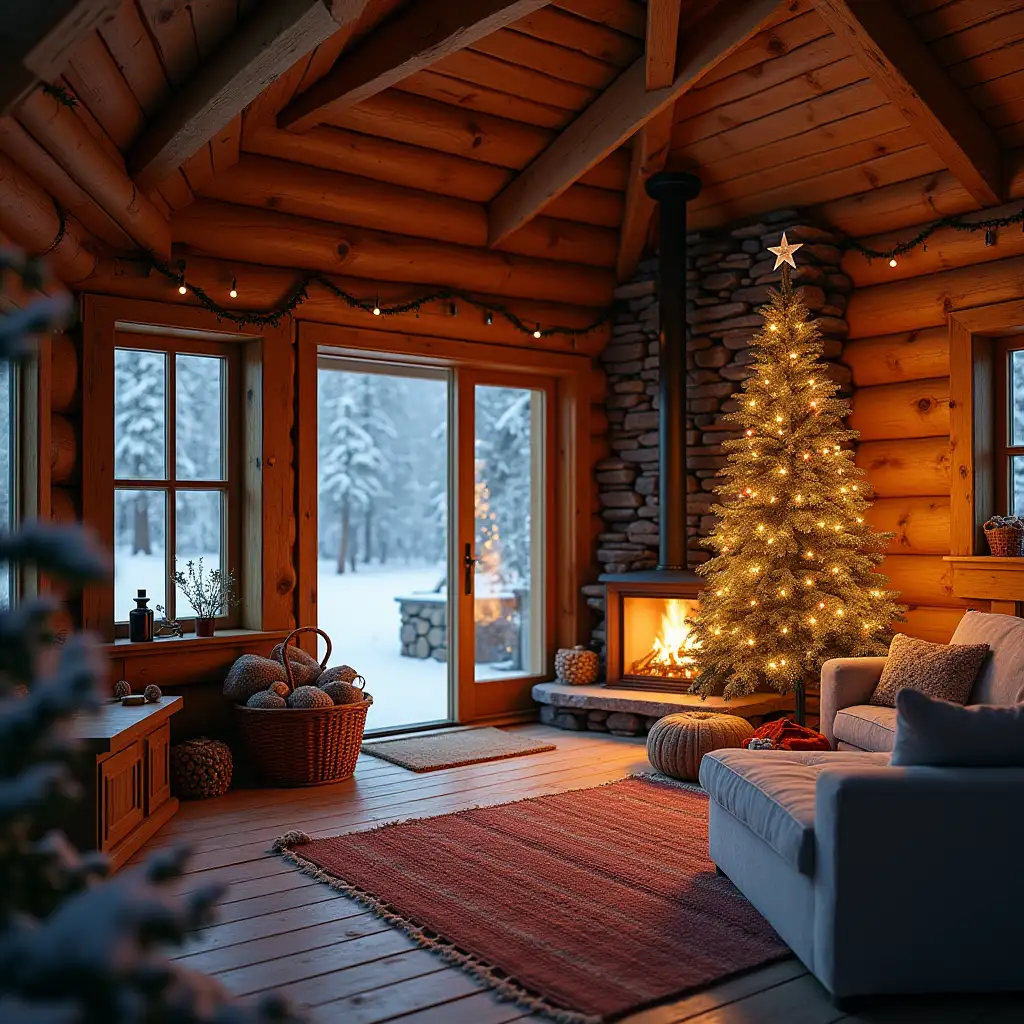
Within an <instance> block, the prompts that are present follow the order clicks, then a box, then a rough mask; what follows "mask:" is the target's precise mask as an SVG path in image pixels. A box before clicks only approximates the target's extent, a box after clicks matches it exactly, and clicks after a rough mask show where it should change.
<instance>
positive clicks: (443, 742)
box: [362, 726, 555, 772]
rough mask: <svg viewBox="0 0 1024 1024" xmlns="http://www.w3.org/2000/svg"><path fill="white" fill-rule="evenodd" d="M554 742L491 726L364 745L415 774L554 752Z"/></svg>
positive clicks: (367, 751)
mask: <svg viewBox="0 0 1024 1024" xmlns="http://www.w3.org/2000/svg"><path fill="white" fill-rule="evenodd" d="M554 749H555V745H554V743H545V742H543V741H542V740H533V739H529V738H528V737H526V736H519V735H517V734H516V733H514V732H503V731H502V730H501V729H495V728H494V727H493V726H486V727H484V728H482V729H456V730H454V731H453V732H438V733H433V734H431V735H427V736H410V737H407V738H403V739H399V740H378V741H376V742H374V741H372V740H371V741H370V742H368V743H364V744H363V746H362V751H363V753H364V754H372V755H373V756H374V757H380V758H383V759H384V760H385V761H391V762H392V763H394V764H400V765H401V766H402V767H403V768H411V769H412V770H413V771H414V772H436V771H439V770H440V769H441V768H457V767H458V766H459V765H463V764H478V763H479V762H481V761H501V760H503V759H504V758H506V757H522V756H523V755H524V754H539V753H540V752H541V751H542V750H554Z"/></svg>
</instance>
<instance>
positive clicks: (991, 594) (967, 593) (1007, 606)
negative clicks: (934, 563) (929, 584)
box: [945, 555, 1024, 615]
mask: <svg viewBox="0 0 1024 1024" xmlns="http://www.w3.org/2000/svg"><path fill="white" fill-rule="evenodd" d="M945 561H947V562H949V563H951V565H952V568H953V593H954V594H955V595H956V596H957V597H962V598H966V599H967V600H978V601H991V602H992V611H994V612H1000V613H1002V614H1004V615H1019V614H1021V610H1022V606H1024V558H999V557H997V556H995V555H946V556H945Z"/></svg>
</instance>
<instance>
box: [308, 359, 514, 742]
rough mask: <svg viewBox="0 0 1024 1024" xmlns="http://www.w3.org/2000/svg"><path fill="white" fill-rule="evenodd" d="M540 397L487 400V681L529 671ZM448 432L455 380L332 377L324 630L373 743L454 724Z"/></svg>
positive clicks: (483, 428)
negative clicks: (535, 417)
mask: <svg viewBox="0 0 1024 1024" xmlns="http://www.w3.org/2000/svg"><path fill="white" fill-rule="evenodd" d="M532 394H533V393H532V392H529V391H525V390H522V389H512V388H478V389H477V404H476V413H477V415H476V418H477V438H476V469H477V476H478V479H477V482H476V493H475V497H476V511H477V537H476V543H477V553H478V554H479V555H480V556H481V562H480V563H479V564H478V566H477V575H476V580H475V591H476V595H477V601H476V607H477V619H478V623H477V649H478V650H477V661H478V664H477V666H476V670H477V671H476V678H477V679H485V678H497V677H501V676H503V675H507V674H508V673H510V672H521V671H522V665H521V658H520V657H519V649H518V646H519V641H520V638H521V635H522V632H523V630H524V627H525V623H524V622H523V621H522V617H521V616H520V614H519V611H518V608H519V603H521V604H522V606H523V607H524V608H525V607H527V606H528V601H527V600H526V595H527V594H528V591H529V586H530V576H531V573H530V564H531V562H530V560H531V541H530V538H531V530H532V524H531V515H530V492H531V458H532V447H531V395H532ZM448 418H449V405H448V377H447V375H446V374H443V373H416V374H415V375H408V376H407V375H405V374H397V373H390V372H389V373H377V372H367V371H365V370H361V369H358V368H353V367H352V364H346V363H343V362H338V361H333V362H332V361H331V360H325V361H324V362H323V363H322V367H321V370H320V373H319V379H318V435H319V538H318V547H319V564H318V570H319V571H318V581H317V605H318V619H319V622H318V625H319V626H320V628H321V629H324V630H326V632H327V633H328V634H329V635H330V636H331V638H332V641H333V643H334V654H333V656H332V662H333V663H335V664H344V663H348V664H351V665H353V666H354V667H355V668H356V669H357V670H358V671H359V672H361V673H362V674H363V675H364V676H365V677H366V679H367V687H368V689H369V690H370V692H372V693H373V694H374V697H375V699H376V703H375V704H374V707H373V709H372V710H371V712H370V718H369V720H368V723H367V724H368V728H371V729H384V728H392V727H396V726H399V725H408V724H413V723H423V722H434V721H445V720H447V719H448V718H449V717H450V714H451V712H450V709H449V704H448V702H449V683H448V678H449V676H448V647H447V637H448V632H449V628H450V621H449V618H448V596H449V581H448V573H447V565H448V547H449V497H448ZM454 582H455V583H456V585H461V582H462V580H461V574H460V576H459V578H458V579H457V580H455V581H454ZM499 615H500V621H499ZM484 641H486V643H485V642H484ZM481 657H483V658H485V659H486V660H484V661H481V660H480V659H481Z"/></svg>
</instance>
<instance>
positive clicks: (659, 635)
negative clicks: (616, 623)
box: [622, 596, 700, 680]
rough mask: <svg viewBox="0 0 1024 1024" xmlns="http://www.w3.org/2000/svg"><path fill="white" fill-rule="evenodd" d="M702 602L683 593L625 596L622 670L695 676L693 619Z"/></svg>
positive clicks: (660, 675)
mask: <svg viewBox="0 0 1024 1024" xmlns="http://www.w3.org/2000/svg"><path fill="white" fill-rule="evenodd" d="M699 607H700V602H699V601H695V600H690V599H687V598H681V597H632V596H624V597H623V607H622V619H623V639H622V654H623V657H622V671H623V674H624V675H629V676H644V677H652V678H660V679H680V680H683V679H694V678H696V675H697V666H696V662H695V660H694V655H695V654H696V650H695V643H694V640H693V635H692V632H691V629H690V621H691V620H692V619H693V617H694V616H695V615H696V614H697V609H698V608H699Z"/></svg>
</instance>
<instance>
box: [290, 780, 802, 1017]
mask: <svg viewBox="0 0 1024 1024" xmlns="http://www.w3.org/2000/svg"><path fill="white" fill-rule="evenodd" d="M274 847H275V849H276V850H278V851H280V852H281V853H282V854H283V855H284V856H285V857H287V858H288V859H290V860H291V861H293V862H294V863H295V864H297V865H298V866H299V867H300V868H301V869H302V870H303V871H304V872H306V873H307V874H310V875H312V876H313V877H315V878H317V879H319V880H320V881H323V882H327V883H328V884H329V885H331V886H333V887H334V888H336V889H338V890H340V891H341V892H343V893H345V894H347V895H349V896H351V897H353V898H355V899H357V900H359V901H360V902H361V903H363V904H365V905H367V906H368V907H370V908H371V909H372V910H374V911H375V912H376V913H378V914H379V915H380V916H381V917H383V918H385V919H386V920H388V921H390V922H391V923H392V924H394V925H396V926H398V927H400V928H402V929H404V930H405V931H406V932H407V933H408V934H409V935H411V936H412V937H413V938H414V939H415V940H416V941H417V942H418V943H419V944H420V945H421V946H424V947H426V948H428V949H431V950H433V951H435V952H437V953H439V954H440V955H441V956H442V957H443V958H444V959H445V960H447V961H448V962H449V963H452V964H456V965H458V966H459V967H461V968H462V969H463V970H466V971H468V972H469V973H470V974H472V975H473V976H474V977H476V978H477V979H479V980H480V981H482V982H483V983H484V984H486V985H489V986H491V987H492V988H494V989H495V990H496V991H497V992H498V993H499V995H500V996H501V997H503V998H505V999H509V1000H515V1001H516V1002H517V1003H519V1004H521V1005H522V1006H523V1007H524V1008H525V1009H528V1010H530V1011H539V1012H541V1013H543V1014H545V1015H546V1016H548V1017H550V1018H551V1019H553V1020H555V1021H558V1022H560V1024H600V1022H604V1021H610V1020H616V1019H618V1018H619V1017H622V1016H625V1015H627V1014H629V1013H635V1012H637V1011H638V1010H641V1009H643V1008H644V1007H647V1006H651V1005H654V1004H656V1003H659V1002H663V1001H665V1000H668V999H674V998H679V997H680V996H681V995H683V994H685V993H687V992H690V991H692V990H694V989H697V988H703V987H705V986H708V985H711V984H714V983H716V982H721V981H723V980H725V979H726V978H729V977H730V976H732V975H735V974H739V973H741V972H743V971H748V970H750V969H752V968H755V967H761V966H764V965H765V964H768V963H771V962H772V961H775V960H779V959H781V958H783V957H786V956H788V955H789V950H788V949H787V948H786V946H785V944H784V943H783V942H782V940H781V939H780V938H779V937H778V935H776V934H775V932H774V931H773V929H772V927H771V926H770V925H769V924H768V922H767V921H765V919H764V918H763V917H761V915H760V914H758V912H757V911H756V910H755V909H754V908H753V907H752V906H751V905H750V903H748V902H747V900H746V899H745V898H744V897H743V896H742V895H741V894H740V892H739V891H738V890H737V889H736V888H735V887H734V886H733V884H732V883H731V882H730V881H729V880H728V879H726V878H724V877H720V876H718V875H716V874H715V869H714V865H713V864H712V863H711V861H710V859H709V858H708V801H707V796H706V795H705V794H703V793H701V792H698V791H695V790H693V789H687V788H682V787H680V786H676V785H673V784H671V783H666V782H661V781H657V780H654V779H650V778H646V777H643V776H637V777H633V778H629V779H623V780H620V781H618V782H613V783H610V784H608V785H605V786H598V787H596V788H593V789H583V790H574V791H571V792H568V793H558V794H556V795H554V796H542V797H535V798H532V799H528V800H520V801H517V802H516V803H510V804H501V805H498V806H496V807H478V808H473V809H472V810H467V811H458V812H456V813H455V814H445V815H442V816H440V817H434V818H421V819H418V820H415V819H414V820H412V821H404V822H399V823H396V824H390V825H383V826H381V827H379V828H376V829H373V830H371V831H368V832H353V833H351V834H349V835H344V836H335V837H333V838H328V839H310V837H309V836H307V835H305V834H303V833H301V832H292V833H289V834H288V835H286V836H283V837H282V838H281V839H279V840H278V841H277V842H276V843H275V844H274Z"/></svg>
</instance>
